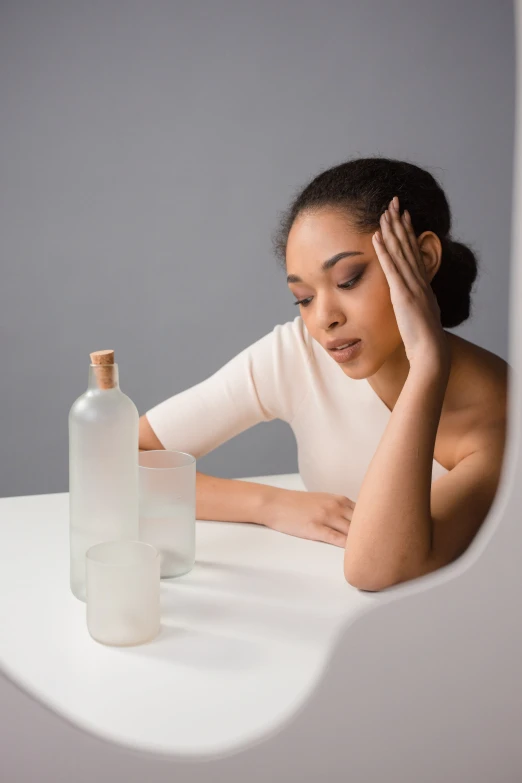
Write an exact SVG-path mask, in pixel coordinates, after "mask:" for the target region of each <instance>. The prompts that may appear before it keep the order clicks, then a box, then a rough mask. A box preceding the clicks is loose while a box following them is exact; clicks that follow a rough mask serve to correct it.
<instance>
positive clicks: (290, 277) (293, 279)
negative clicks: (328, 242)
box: [286, 250, 364, 283]
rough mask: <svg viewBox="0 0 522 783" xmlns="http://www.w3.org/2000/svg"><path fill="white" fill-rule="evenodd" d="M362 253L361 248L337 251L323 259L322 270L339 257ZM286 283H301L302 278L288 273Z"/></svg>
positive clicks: (360, 254) (330, 266)
mask: <svg viewBox="0 0 522 783" xmlns="http://www.w3.org/2000/svg"><path fill="white" fill-rule="evenodd" d="M362 255H364V253H363V252H362V251H361V250H347V251H346V252H344V253H337V255H335V256H332V258H329V259H328V260H327V261H323V263H322V264H321V269H322V270H323V272H327V271H328V270H329V269H331V268H332V267H334V266H335V265H336V263H337V262H338V261H340V260H341V258H347V257H348V256H362ZM286 282H287V283H302V282H303V281H302V279H301V278H300V277H299V276H298V275H288V277H287V278H286Z"/></svg>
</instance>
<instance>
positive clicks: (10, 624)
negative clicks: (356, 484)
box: [0, 474, 380, 756]
mask: <svg viewBox="0 0 522 783" xmlns="http://www.w3.org/2000/svg"><path fill="white" fill-rule="evenodd" d="M241 480H243V481H255V482H258V483H264V484H271V485H273V486H279V487H282V488H286V489H301V490H304V485H303V483H302V481H301V478H300V476H299V474H285V475H278V476H276V475H272V476H254V477H249V478H244V479H241ZM68 500H69V496H68V493H59V494H49V495H32V496H24V497H14V498H0V525H1V530H2V547H1V548H0V666H1V667H2V669H3V670H4V672H5V673H6V674H7V675H8V676H10V677H11V678H12V679H13V680H14V681H15V682H17V683H18V684H19V685H21V686H22V687H23V688H25V689H26V690H27V691H28V692H29V693H31V694H32V695H33V696H35V697H37V698H39V699H40V700H41V701H42V702H43V703H44V704H46V705H47V706H48V707H50V708H51V709H53V710H55V711H56V712H57V713H59V714H61V715H62V716H64V717H66V718H68V719H69V720H71V721H72V722H73V723H75V724H76V725H78V726H81V727H82V728H84V729H86V730H88V731H91V732H93V733H94V734H97V735H99V736H102V737H103V738H105V739H109V740H111V741H113V742H117V743H121V744H124V745H130V746H132V747H135V748H140V749H144V750H155V751H159V752H162V753H170V754H176V755H180V756H183V755H186V756H205V755H213V754H215V753H221V752H224V751H226V750H231V749H234V748H240V747H245V746H247V745H248V744H249V742H251V741H256V740H258V739H260V738H262V737H263V736H265V735H267V734H268V733H271V732H272V731H273V730H274V729H275V728H276V727H277V726H278V725H279V724H281V723H282V722H284V721H285V720H286V719H288V718H289V717H291V715H292V714H293V713H295V711H296V710H297V709H298V708H299V707H300V706H301V705H302V704H303V702H304V701H305V700H306V698H307V695H308V694H309V693H310V692H311V691H312V690H313V688H314V687H315V685H316V684H317V682H318V681H319V679H320V677H321V675H322V673H323V672H324V670H325V668H326V666H327V664H328V659H329V656H330V654H331V651H332V649H333V646H334V644H335V638H336V636H337V634H338V632H339V631H340V629H341V628H344V627H345V626H346V625H347V624H348V623H349V622H351V621H352V620H353V619H354V618H355V617H356V616H359V615H360V614H362V613H365V612H366V611H368V610H369V609H370V608H371V607H372V606H374V605H375V604H376V603H378V602H379V600H380V597H379V596H380V594H379V593H365V592H360V591H359V590H356V589H355V588H353V587H352V586H351V585H349V584H348V583H347V582H346V581H345V579H344V575H343V555H344V550H343V549H342V548H341V547H337V546H333V545H331V544H324V543H322V542H318V541H309V540H306V539H301V538H297V537H295V536H290V535H286V534H283V533H279V532H276V531H273V530H270V529H269V528H267V527H264V526H262V525H256V524H248V523H238V522H212V521H200V520H198V521H197V522H196V563H195V565H194V567H193V569H192V571H190V573H188V574H186V575H184V576H182V577H178V578H175V579H163V580H162V582H161V623H162V625H161V630H160V633H159V635H158V636H157V637H156V639H154V640H153V641H151V642H149V643H147V644H144V645H139V646H136V647H108V646H105V645H102V644H99V643H97V642H96V641H94V640H93V639H92V638H91V636H90V635H89V632H88V630H87V625H86V618H85V604H84V603H83V602H81V601H79V600H78V599H76V598H75V597H74V596H73V594H72V593H71V590H70V587H69V506H68Z"/></svg>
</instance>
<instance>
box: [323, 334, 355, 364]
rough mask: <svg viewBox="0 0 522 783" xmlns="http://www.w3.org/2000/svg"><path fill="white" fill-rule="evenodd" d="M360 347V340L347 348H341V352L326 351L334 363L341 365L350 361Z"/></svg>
mask: <svg viewBox="0 0 522 783" xmlns="http://www.w3.org/2000/svg"><path fill="white" fill-rule="evenodd" d="M361 347H362V343H361V340H357V342H356V343H355V344H354V345H350V347H349V348H343V349H342V350H341V351H339V350H335V349H334V350H331V351H328V353H329V354H330V356H331V357H332V358H333V359H335V361H336V362H338V363H339V364H341V363H342V362H347V361H349V360H350V359H352V358H353V357H354V356H355V355H356V354H358V353H359V351H360V349H361Z"/></svg>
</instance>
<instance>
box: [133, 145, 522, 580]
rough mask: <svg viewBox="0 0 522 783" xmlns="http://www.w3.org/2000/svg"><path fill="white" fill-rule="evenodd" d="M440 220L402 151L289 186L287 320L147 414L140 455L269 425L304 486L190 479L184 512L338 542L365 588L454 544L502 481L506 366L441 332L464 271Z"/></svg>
mask: <svg viewBox="0 0 522 783" xmlns="http://www.w3.org/2000/svg"><path fill="white" fill-rule="evenodd" d="M450 229H451V215H450V209H449V205H448V202H447V199H446V197H445V195H444V192H443V191H442V189H441V187H440V185H439V184H438V183H437V182H436V180H435V179H434V178H433V177H432V175H431V174H429V173H428V172H427V171H424V170H423V169H421V168H419V167H418V166H415V165H413V164H411V163H407V162H403V161H398V160H393V159H387V158H382V157H371V158H359V159H355V160H350V161H348V162H346V163H343V164H341V165H338V166H334V167H333V168H330V169H328V170H327V171H324V172H323V173H321V174H319V175H318V176H317V177H315V178H314V179H313V180H312V182H311V183H310V184H309V185H308V186H307V187H306V188H305V189H304V190H303V191H302V192H301V193H300V194H299V195H298V196H297V198H296V199H295V200H294V202H293V203H292V205H291V206H290V208H289V209H288V211H287V212H286V213H285V214H284V215H283V216H282V219H281V222H280V226H279V229H278V232H277V234H276V236H275V248H276V252H277V254H278V256H279V258H280V260H281V262H282V264H283V266H284V268H285V271H286V273H287V282H288V285H289V287H290V290H291V291H292V293H293V294H294V296H295V298H296V304H297V305H298V306H299V309H300V314H299V315H298V316H297V317H296V318H294V319H293V321H288V322H287V323H285V324H282V325H281V324H278V325H277V326H275V327H274V329H273V330H272V332H270V333H269V334H267V335H265V336H264V337H262V338H261V339H260V340H258V341H257V342H255V343H254V344H253V345H251V346H249V347H247V348H245V349H244V350H243V351H241V353H239V354H238V355H237V356H235V357H234V358H232V359H231V360H230V361H229V362H228V363H227V364H225V365H224V366H223V367H221V368H220V369H219V370H218V371H217V372H216V373H214V375H212V376H211V377H210V378H207V379H206V380H204V381H203V382H201V383H199V384H197V385H195V386H193V387H192V388H190V389H187V390H185V391H182V392H180V393H179V394H176V395H174V396H173V397H171V398H169V399H167V400H165V401H164V402H162V403H160V404H159V405H157V406H155V407H154V408H152V409H151V410H149V411H148V412H147V413H146V415H145V416H142V417H141V420H140V448H142V449H147V448H148V449H151V448H163V447H164V448H171V449H179V450H182V451H187V452H189V453H191V454H194V455H195V456H196V457H200V456H203V455H204V454H206V453H208V452H209V451H211V450H212V449H214V448H216V447H217V446H218V445H220V444H221V443H223V442H224V441H226V440H228V439H230V438H231V437H233V436H235V435H237V434H238V433H239V432H242V431H243V430H245V429H247V428H248V427H251V426H253V425H254V424H257V423H259V422H261V421H270V420H272V419H275V418H280V419H282V420H283V421H286V422H287V423H288V424H290V426H291V427H292V430H293V432H294V435H295V437H296V441H297V447H298V463H299V473H300V475H301V478H302V479H303V482H304V484H305V486H306V488H307V490H308V492H306V493H303V492H300V491H292V490H283V489H279V488H275V487H268V486H264V485H260V484H256V483H253V482H242V481H237V480H235V481H234V480H229V479H216V478H213V477H210V476H204V475H203V474H201V473H198V474H197V489H196V496H197V508H196V514H197V517H198V519H223V520H229V521H248V522H257V523H259V524H264V525H267V526H269V527H271V528H273V529H275V530H279V531H281V532H285V533H290V534H292V535H296V536H300V537H303V538H313V539H316V540H320V541H324V542H328V543H333V544H336V545H338V546H342V547H344V549H345V555H344V574H345V578H346V580H347V581H348V582H349V583H350V584H351V585H353V586H355V587H358V588H359V589H364V590H380V589H383V588H385V587H388V586H391V585H393V584H397V583H399V582H402V581H405V580H407V579H412V578H415V577H417V576H421V575H422V574H425V573H428V572H430V571H433V570H434V569H436V568H439V567H441V566H443V565H446V564H448V563H450V562H451V561H453V560H454V559H455V558H456V557H458V556H459V555H460V554H462V553H463V552H464V551H465V550H466V548H467V546H468V545H469V543H470V542H471V540H472V539H473V537H474V535H475V534H476V532H477V530H478V529H479V527H480V525H481V524H482V522H483V521H484V518H485V517H486V515H487V513H488V511H489V509H490V507H491V504H492V502H493V499H494V497H495V493H496V490H497V486H498V483H499V478H500V472H501V466H502V458H503V453H504V443H505V432H506V395H507V364H506V362H505V361H504V360H502V359H501V358H500V357H498V356H496V355H495V354H493V353H491V352H489V351H487V350H485V349H483V348H481V347H479V346H477V345H474V344H473V343H471V342H469V341H467V340H464V339H463V338H461V337H458V336H457V335H454V334H452V333H450V332H448V331H446V329H447V328H451V327H455V326H457V325H458V324H460V323H462V322H463V321H465V320H466V319H467V318H468V317H469V313H470V294H471V288H472V285H473V282H474V281H475V278H476V275H477V261H476V259H475V256H474V255H473V253H472V251H471V250H470V249H469V248H468V247H466V246H464V245H462V244H460V243H458V242H455V241H454V240H453V239H452V238H451V236H450ZM346 345H348V346H349V347H340V346H346ZM350 346H351V347H350Z"/></svg>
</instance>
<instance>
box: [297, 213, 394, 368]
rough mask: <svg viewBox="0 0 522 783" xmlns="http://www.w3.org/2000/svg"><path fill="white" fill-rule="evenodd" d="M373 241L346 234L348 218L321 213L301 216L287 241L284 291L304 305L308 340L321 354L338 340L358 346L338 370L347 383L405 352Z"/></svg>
mask: <svg viewBox="0 0 522 783" xmlns="http://www.w3.org/2000/svg"><path fill="white" fill-rule="evenodd" d="M372 235H373V232H370V233H368V234H360V233H357V232H356V231H355V230H354V229H353V228H351V227H350V222H349V216H348V215H347V213H345V212H344V213H343V212H341V211H338V210H335V209H332V208H323V209H321V210H319V211H316V212H303V213H301V214H300V215H299V216H298V217H297V218H296V220H295V221H294V223H293V225H292V228H291V230H290V233H289V236H288V241H287V248H286V271H287V275H288V276H289V278H290V279H289V281H288V285H289V288H290V290H291V291H292V293H293V294H294V296H295V298H296V300H299V301H302V300H305V301H304V303H302V304H300V305H298V307H299V312H300V315H301V316H302V318H303V321H304V324H305V326H306V328H307V329H308V331H309V333H310V334H311V336H312V337H313V338H314V339H315V340H317V342H318V343H320V344H321V345H322V346H323V348H324V349H325V350H328V349H327V348H326V344H327V343H328V342H329V341H331V340H336V339H338V338H339V339H341V338H342V339H343V341H346V342H348V341H349V340H351V339H355V338H359V339H360V341H361V343H360V345H359V349H358V350H357V352H356V353H355V354H354V355H353V356H352V357H351V358H349V359H348V360H347V361H344V362H343V363H341V364H340V365H339V366H340V367H342V369H343V371H344V372H345V373H346V375H349V376H350V377H351V378H367V377H369V376H371V375H373V374H374V373H376V372H377V370H378V369H379V368H380V367H381V366H382V364H383V363H384V362H385V361H386V360H387V359H389V358H390V357H391V356H392V355H393V354H395V353H396V352H397V353H402V352H403V350H404V346H403V342H402V339H401V335H400V332H399V329H398V327H397V321H396V318H395V312H394V310H393V306H392V303H391V298H390V287H389V285H388V281H387V279H386V275H385V274H384V272H383V270H382V267H381V264H380V262H379V259H378V258H377V255H376V253H375V250H374V247H373V243H372ZM344 254H346V255H344ZM341 255H342V256H343V257H340V258H339V259H338V260H337V261H336V262H335V258H336V257H338V256H341ZM328 261H329V262H330V263H329V264H328V265H327V268H326V269H323V268H322V265H323V264H324V263H325V262H328ZM295 276H297V277H299V278H300V281H295V280H294V277H295ZM351 281H353V282H351ZM346 283H348V288H345V289H343V288H342V287H341V286H343V285H344V284H346ZM345 338H346V339H345Z"/></svg>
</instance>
